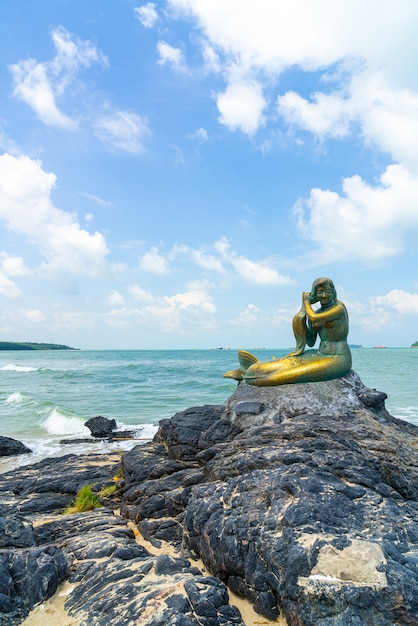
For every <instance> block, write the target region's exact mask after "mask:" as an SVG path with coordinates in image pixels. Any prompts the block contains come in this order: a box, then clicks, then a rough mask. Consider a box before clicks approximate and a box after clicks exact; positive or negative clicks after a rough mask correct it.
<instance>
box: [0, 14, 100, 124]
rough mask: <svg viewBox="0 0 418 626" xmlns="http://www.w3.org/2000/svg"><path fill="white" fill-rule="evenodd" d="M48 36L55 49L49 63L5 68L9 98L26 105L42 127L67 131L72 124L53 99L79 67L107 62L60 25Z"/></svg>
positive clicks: (33, 62)
mask: <svg viewBox="0 0 418 626" xmlns="http://www.w3.org/2000/svg"><path fill="white" fill-rule="evenodd" d="M51 36H52V40H53V43H54V46H55V49H56V55H55V57H54V58H53V59H52V61H47V62H44V63H39V62H38V61H36V60H35V59H24V60H21V61H19V62H18V63H16V64H14V65H10V66H9V70H10V72H11V74H12V76H13V82H14V91H13V95H14V96H16V97H17V98H19V99H20V100H22V102H25V103H26V104H28V105H29V106H30V107H31V108H32V109H33V110H34V111H35V113H36V115H37V116H38V117H39V119H40V120H41V121H42V122H43V123H44V124H46V125H48V126H56V127H60V128H66V129H69V130H71V129H74V128H75V127H76V122H75V121H74V120H73V119H71V118H70V117H69V116H68V115H66V114H65V113H64V112H63V111H61V110H60V109H59V107H58V105H57V99H58V98H59V97H60V96H62V95H63V94H64V92H65V90H66V89H67V88H68V87H69V85H71V84H72V83H73V82H74V80H75V78H76V76H77V74H78V73H79V71H80V70H81V69H82V68H88V67H90V65H92V64H93V63H107V59H106V57H105V56H104V55H103V54H102V53H101V52H100V51H99V50H98V49H97V48H96V47H95V46H94V45H93V44H92V43H91V42H90V41H82V40H81V39H79V38H78V37H76V36H74V35H72V34H71V33H69V32H68V31H67V30H66V29H65V28H63V27H62V26H59V27H58V28H55V29H53V30H52V32H51Z"/></svg>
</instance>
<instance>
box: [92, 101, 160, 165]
mask: <svg viewBox="0 0 418 626" xmlns="http://www.w3.org/2000/svg"><path fill="white" fill-rule="evenodd" d="M94 129H95V134H96V136H97V137H98V138H99V139H100V140H101V141H102V142H103V143H105V144H108V145H110V146H112V147H114V148H117V149H119V150H123V151H124V152H129V153H130V154H140V153H141V152H144V150H145V148H144V139H145V138H146V137H147V135H149V128H148V125H147V123H146V121H145V120H144V119H143V118H142V117H140V116H139V115H137V114H136V113H130V112H128V111H117V110H114V111H110V112H107V113H105V114H102V115H100V116H99V117H98V119H97V120H96V122H95V123H94Z"/></svg>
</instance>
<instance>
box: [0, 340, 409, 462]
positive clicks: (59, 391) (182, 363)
mask: <svg viewBox="0 0 418 626" xmlns="http://www.w3.org/2000/svg"><path fill="white" fill-rule="evenodd" d="M253 352H254V354H256V356H258V357H259V358H260V359H261V360H263V361H267V360H269V359H271V358H272V357H273V356H274V357H280V356H284V355H285V354H286V353H287V352H288V350H280V349H276V350H259V351H258V350H253ZM352 354H353V369H354V370H355V371H356V372H357V373H358V374H359V376H360V378H361V379H362V381H363V382H364V384H365V385H367V386H368V387H372V388H375V389H378V390H379V391H385V392H386V393H387V394H388V399H387V401H386V407H387V409H388V410H389V412H390V413H392V415H395V416H396V417H400V418H402V419H405V420H407V421H410V422H413V423H415V424H417V425H418V385H417V375H418V349H412V348H386V349H373V348H370V349H365V348H363V349H353V350H352ZM237 365H238V361H237V352H236V350H232V349H231V350H167V351H165V350H155V351H153V350H125V351H122V350H120V351H119V350H112V351H105V350H103V351H99V350H97V351H95V350H83V351H4V352H3V351H2V352H0V435H3V436H7V437H13V438H15V439H19V440H20V441H22V442H24V443H25V444H26V445H27V446H28V447H29V448H31V449H32V450H33V452H34V454H32V455H22V456H20V457H14V458H12V459H0V472H2V471H6V470H9V469H11V468H13V467H16V466H17V465H23V464H27V463H32V462H34V461H37V460H40V459H41V458H45V457H46V456H56V455H61V454H67V453H73V452H76V453H81V452H86V451H89V452H90V451H95V452H103V451H108V450H110V449H118V448H119V449H120V448H122V449H128V448H129V447H132V445H135V444H136V443H138V442H137V441H135V442H132V441H126V442H118V443H114V444H107V443H103V444H102V443H100V444H77V445H64V444H60V440H61V439H68V438H75V437H85V436H89V435H90V431H89V430H88V429H87V428H86V427H85V426H84V422H85V421H86V420H88V419H89V418H90V417H94V416H96V415H104V416H105V417H108V418H115V419H116V421H117V422H118V425H119V426H120V428H129V429H136V431H137V437H138V438H139V439H140V440H146V439H147V438H151V437H152V436H153V435H154V433H155V431H156V426H157V424H158V421H159V420H160V419H164V418H167V417H170V416H171V415H174V413H176V412H177V411H181V410H183V409H186V408H188V407H191V406H197V405H202V404H222V403H223V402H225V400H226V399H227V398H228V397H229V396H230V395H231V394H232V393H233V392H234V390H235V388H236V383H235V382H234V381H232V380H228V379H224V378H222V374H223V373H224V372H225V371H227V370H229V369H232V368H235V367H237Z"/></svg>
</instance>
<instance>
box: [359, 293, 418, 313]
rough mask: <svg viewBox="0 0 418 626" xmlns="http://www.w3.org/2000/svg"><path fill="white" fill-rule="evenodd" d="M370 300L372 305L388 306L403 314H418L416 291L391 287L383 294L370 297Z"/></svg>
mask: <svg viewBox="0 0 418 626" xmlns="http://www.w3.org/2000/svg"><path fill="white" fill-rule="evenodd" d="M370 302H371V304H372V305H373V306H376V305H377V306H380V307H389V308H390V309H394V310H395V311H397V312H398V313H401V314H403V315H418V293H409V292H408V291H403V290H402V289H392V291H389V293H387V294H386V295H385V296H377V297H376V298H371V300H370Z"/></svg>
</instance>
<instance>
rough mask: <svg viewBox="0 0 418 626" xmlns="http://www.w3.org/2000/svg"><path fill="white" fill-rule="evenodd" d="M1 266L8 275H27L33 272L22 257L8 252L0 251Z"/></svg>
mask: <svg viewBox="0 0 418 626" xmlns="http://www.w3.org/2000/svg"><path fill="white" fill-rule="evenodd" d="M0 268H1V270H2V272H4V274H6V275H7V276H25V275H28V274H30V273H31V270H30V269H29V268H28V267H26V265H25V261H24V260H23V259H22V258H21V257H17V256H10V255H9V254H7V252H0Z"/></svg>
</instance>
